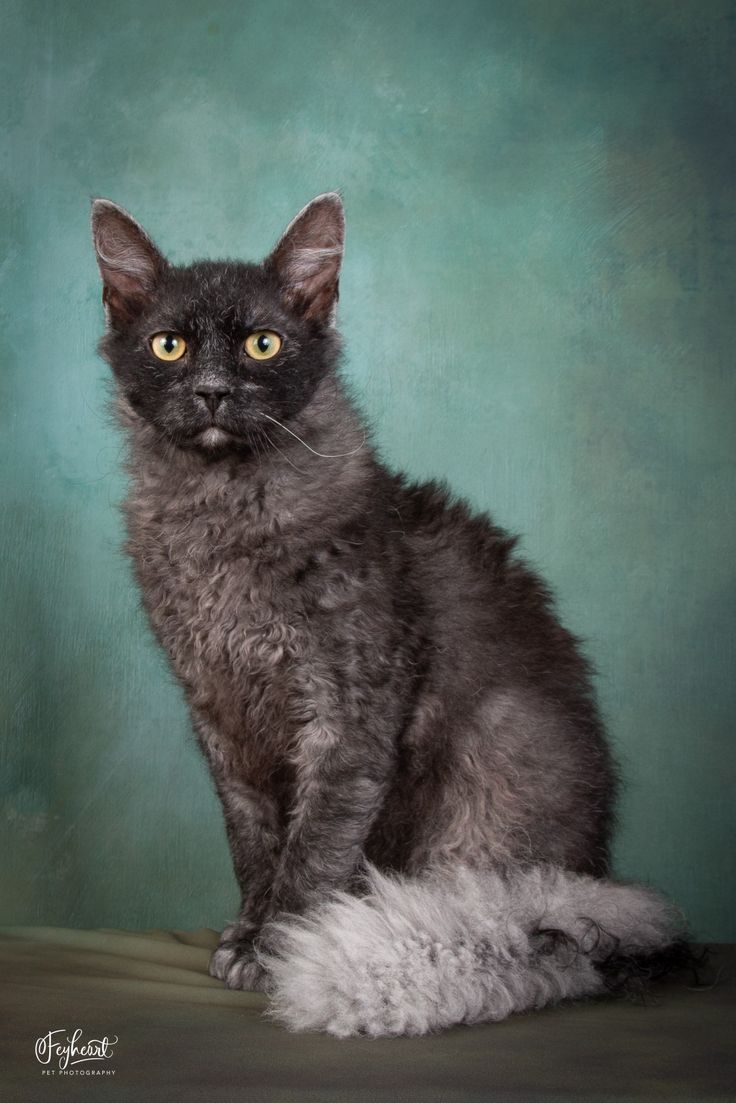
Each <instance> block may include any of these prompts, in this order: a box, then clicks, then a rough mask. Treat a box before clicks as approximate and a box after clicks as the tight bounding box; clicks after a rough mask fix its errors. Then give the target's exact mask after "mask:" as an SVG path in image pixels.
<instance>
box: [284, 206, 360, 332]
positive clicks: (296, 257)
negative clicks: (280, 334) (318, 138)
mask: <svg viewBox="0 0 736 1103" xmlns="http://www.w3.org/2000/svg"><path fill="white" fill-rule="evenodd" d="M344 243H345V215H344V213H343V207H342V200H341V198H340V196H339V195H338V193H337V192H334V191H333V192H325V194H324V195H318V196H317V198H316V199H313V200H312V202H311V203H308V204H307V206H306V207H304V208H303V209H302V210H301V211H300V212H299V214H298V215H297V216H296V218H295V219H293V220H292V221H291V222H290V223H289V225H288V226H287V228H286V230H285V231H284V233H283V234H282V236H281V238H280V240H279V242H278V244H277V245H276V248H275V249H274V250H273V252H272V253H271V255H270V256H269V257H268V258H267V260H266V262H265V263H266V265H267V266H268V267H270V268H272V269H273V270H274V271H275V273H276V276H277V278H278V281H279V284H280V287H281V290H282V293H283V295H284V297H285V298H286V300H287V302H289V304H290V305H291V306H293V307H294V308H295V309H296V310H298V311H299V312H300V313H302V314H303V315H304V316H305V317H307V318H313V319H315V320H317V321H320V322H323V323H325V324H327V325H329V324H331V323H332V322H333V321H334V318H335V307H336V305H337V297H338V283H339V276H340V265H341V264H342V254H343V246H344Z"/></svg>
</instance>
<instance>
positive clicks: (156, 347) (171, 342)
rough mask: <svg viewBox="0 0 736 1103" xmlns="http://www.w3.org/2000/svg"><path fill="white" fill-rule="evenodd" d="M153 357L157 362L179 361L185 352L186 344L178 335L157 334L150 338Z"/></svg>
mask: <svg viewBox="0 0 736 1103" xmlns="http://www.w3.org/2000/svg"><path fill="white" fill-rule="evenodd" d="M151 348H152V349H153V355H154V356H158V358H159V360H168V361H169V362H171V361H172V360H181V358H182V356H183V355H184V353H185V352H186V351H187V343H186V341H185V340H184V338H183V337H180V336H179V334H178V333H157V334H156V335H155V337H152V338H151Z"/></svg>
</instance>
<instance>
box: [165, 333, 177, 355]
mask: <svg viewBox="0 0 736 1103" xmlns="http://www.w3.org/2000/svg"><path fill="white" fill-rule="evenodd" d="M178 343H179V342H178V341H177V339H176V337H172V336H171V334H170V333H169V334H167V336H166V337H164V339H163V341H162V344H163V346H164V350H165V351H166V352H173V351H174V349H175V348H176V346H177V344H178Z"/></svg>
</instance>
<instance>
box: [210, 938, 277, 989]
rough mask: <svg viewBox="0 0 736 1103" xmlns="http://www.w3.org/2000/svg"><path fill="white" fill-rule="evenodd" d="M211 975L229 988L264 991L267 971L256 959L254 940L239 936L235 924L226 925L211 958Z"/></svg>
mask: <svg viewBox="0 0 736 1103" xmlns="http://www.w3.org/2000/svg"><path fill="white" fill-rule="evenodd" d="M209 972H210V976H211V977H216V978H217V980H221V981H224V983H225V985H226V986H227V987H228V988H238V989H240V990H241V991H244V992H262V991H263V990H264V988H265V981H266V972H265V970H264V968H263V966H262V965H259V964H258V962H257V961H256V957H255V953H254V952H253V942H252V940H251V939H250V938H239V937H238V936H237V928H236V927H235V925H233V926H230V927H226V928H225V930H224V931H223V932H222V937H221V938H220V943H219V945H218V947H217V949H216V950H215V952H214V953H213V955H212V957H211V958H210V970H209Z"/></svg>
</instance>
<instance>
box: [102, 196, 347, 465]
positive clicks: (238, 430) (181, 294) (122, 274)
mask: <svg viewBox="0 0 736 1103" xmlns="http://www.w3.org/2000/svg"><path fill="white" fill-rule="evenodd" d="M92 232H93V239H94V245H95V252H96V254H97V262H98V264H99V268H100V273H101V275H102V283H103V292H102V298H103V302H104V304H105V313H106V318H107V330H106V333H105V336H104V338H103V340H102V342H101V345H100V349H101V352H102V354H103V355H104V356H105V358H106V359H107V360H108V362H109V363H110V365H111V367H112V369H113V371H114V374H115V378H116V381H117V385H118V388H119V391H120V394H121V398H122V399H123V401H124V403H125V404H126V408H127V409H128V410H129V411H130V416H132V417H133V418H136V419H142V420H143V421H145V422H146V423H148V424H149V425H150V426H153V427H154V429H155V430H157V432H158V434H159V435H160V437H161V439H162V440H163V441H166V442H169V443H172V444H174V445H176V446H178V447H180V448H184V449H188V450H191V449H195V450H197V451H199V452H200V453H201V454H203V455H211V456H213V457H214V456H217V455H221V454H222V453H223V452H227V451H232V450H241V449H249V448H250V447H251V446H252V445H253V442H254V441H257V440H258V439H259V436H260V434H261V433H262V431H263V429H264V427H268V426H269V425H270V424H272V423H271V422H269V417H270V418H274V419H276V420H277V421H279V422H282V423H283V422H288V421H289V420H291V419H293V418H294V417H296V416H297V415H298V414H299V413H300V412H301V411H302V410H304V409H305V407H307V406H308V404H309V402H310V400H311V398H312V397H313V395H314V393H315V391H316V389H317V387H318V386H319V384H320V382H321V381H322V380H323V379H324V378H325V376H327V375H329V374H330V373H332V372H333V371H334V368H335V363H336V360H337V356H338V350H339V340H338V337H337V333H336V331H335V329H334V314H335V306H336V302H337V295H338V278H339V274H340V264H341V261H342V251H343V241H344V235H345V222H344V216H343V209H342V203H341V201H340V197H339V195H338V194H337V193H335V192H328V193H326V194H325V195H320V196H318V197H317V198H316V199H313V200H312V202H311V203H309V204H308V205H307V206H306V207H304V209H303V210H302V211H300V213H299V214H298V215H297V216H296V218H295V219H294V220H293V221H292V222H291V223H290V224H289V226H288V227H287V229H286V231H285V232H284V234H283V235H282V237H281V238H280V240H279V241H278V243H277V245H276V247H275V248H274V250H273V251H272V252H271V253H270V255H269V256H268V257H267V258H266V259H265V260H264V261H263V262H262V263H260V264H251V263H243V262H236V261H219V262H216V261H199V262H197V263H194V264H191V265H186V266H175V265H172V264H170V263H169V262H168V261H167V260H166V258H165V257H164V256H163V254H162V253H161V252H159V250H158V249H157V247H156V246H155V245H154V243H153V241H152V240H151V239H150V237H149V236H148V235H147V234H146V232H145V230H143V228H142V227H141V226H140V225H139V224H138V223H137V222H136V221H135V219H134V218H132V217H131V215H129V214H128V213H127V211H125V210H123V209H122V207H119V206H117V205H116V204H115V203H112V202H110V201H109V200H107V199H96V200H95V201H94V203H93V207H92Z"/></svg>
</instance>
